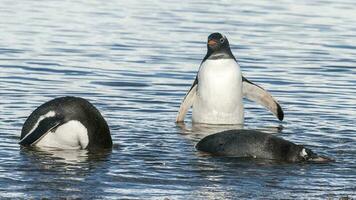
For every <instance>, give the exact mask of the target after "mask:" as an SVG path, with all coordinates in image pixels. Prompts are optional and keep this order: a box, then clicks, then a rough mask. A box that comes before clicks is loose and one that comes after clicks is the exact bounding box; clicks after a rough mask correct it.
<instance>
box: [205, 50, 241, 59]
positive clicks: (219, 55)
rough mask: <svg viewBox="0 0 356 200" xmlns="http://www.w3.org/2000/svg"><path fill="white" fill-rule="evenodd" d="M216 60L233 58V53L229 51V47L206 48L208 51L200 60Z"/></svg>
mask: <svg viewBox="0 0 356 200" xmlns="http://www.w3.org/2000/svg"><path fill="white" fill-rule="evenodd" d="M208 59H209V60H217V59H234V60H236V59H235V57H234V55H233V54H232V52H231V49H230V48H221V49H219V50H213V49H211V48H208V52H207V53H206V55H205V57H204V59H203V61H202V62H204V61H206V60H208Z"/></svg>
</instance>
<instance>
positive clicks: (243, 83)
mask: <svg viewBox="0 0 356 200" xmlns="http://www.w3.org/2000/svg"><path fill="white" fill-rule="evenodd" d="M207 47H208V52H207V54H206V56H205V57H204V59H203V61H202V62H201V64H200V68H199V72H198V75H197V76H196V78H195V80H194V83H193V85H192V86H191V88H190V90H189V91H188V93H187V94H186V96H185V97H184V99H183V102H182V103H181V105H180V108H179V111H178V114H177V117H176V122H183V121H184V117H185V115H186V113H187V112H188V109H189V108H190V107H191V106H193V113H192V115H193V116H192V120H193V122H195V123H206V124H243V122H244V107H243V104H242V97H247V98H248V99H250V100H253V101H255V102H257V103H259V104H261V105H263V106H265V107H266V108H267V109H269V110H270V111H272V113H273V114H274V115H276V116H277V118H278V119H279V120H281V121H282V120H283V117H284V114H283V111H282V108H281V106H280V105H279V104H278V103H277V101H276V100H274V99H273V97H272V96H271V95H270V94H269V93H268V92H267V91H266V90H264V89H263V88H262V87H260V86H258V85H256V84H254V83H252V82H251V81H249V80H247V79H246V78H245V77H243V76H242V74H241V71H240V66H239V64H238V63H237V61H236V59H235V57H234V55H232V52H231V49H230V45H229V41H228V40H227V38H226V37H225V36H223V35H221V34H220V33H212V34H211V35H209V37H208V43H207Z"/></svg>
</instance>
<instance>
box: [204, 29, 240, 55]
mask: <svg viewBox="0 0 356 200" xmlns="http://www.w3.org/2000/svg"><path fill="white" fill-rule="evenodd" d="M207 47H208V53H207V55H206V57H205V59H208V58H212V59H217V58H233V59H235V57H234V56H233V55H232V52H231V49H230V44H229V41H228V40H227V38H226V37H225V36H224V35H222V34H221V33H212V34H210V35H209V37H208V42H207Z"/></svg>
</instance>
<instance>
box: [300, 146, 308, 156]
mask: <svg viewBox="0 0 356 200" xmlns="http://www.w3.org/2000/svg"><path fill="white" fill-rule="evenodd" d="M307 155H308V153H307V152H306V151H305V148H303V149H302V151H301V152H300V156H302V157H306V156H307Z"/></svg>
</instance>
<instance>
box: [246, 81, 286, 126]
mask: <svg viewBox="0 0 356 200" xmlns="http://www.w3.org/2000/svg"><path fill="white" fill-rule="evenodd" d="M242 91H243V95H244V97H246V98H247V99H249V100H252V101H254V102H256V103H258V104H260V105H263V106H264V107H266V108H267V109H268V110H270V111H271V112H272V113H273V114H274V115H275V116H276V117H277V118H278V119H279V120H280V121H282V120H283V118H284V113H283V110H282V107H281V106H280V105H279V104H278V102H277V101H276V100H275V99H274V98H273V97H272V95H271V94H269V93H268V92H267V91H266V90H265V89H263V88H262V87H260V86H258V85H256V84H254V83H252V82H251V81H249V80H247V79H246V78H245V77H242Z"/></svg>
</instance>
